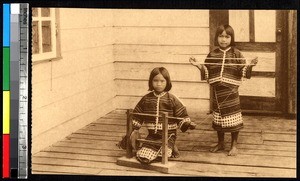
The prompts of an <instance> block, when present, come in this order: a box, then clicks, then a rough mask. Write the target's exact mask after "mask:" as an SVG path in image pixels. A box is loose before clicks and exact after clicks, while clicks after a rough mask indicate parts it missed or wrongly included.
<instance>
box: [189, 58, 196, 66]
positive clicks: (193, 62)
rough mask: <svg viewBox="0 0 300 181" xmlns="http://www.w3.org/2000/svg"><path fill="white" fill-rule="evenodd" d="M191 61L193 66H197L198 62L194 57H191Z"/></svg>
mask: <svg viewBox="0 0 300 181" xmlns="http://www.w3.org/2000/svg"><path fill="white" fill-rule="evenodd" d="M189 61H190V63H191V64H192V65H194V66H197V61H196V59H195V58H194V57H190V59H189Z"/></svg>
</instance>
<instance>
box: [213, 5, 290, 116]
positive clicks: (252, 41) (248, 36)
mask: <svg viewBox="0 0 300 181" xmlns="http://www.w3.org/2000/svg"><path fill="white" fill-rule="evenodd" d="M286 22H287V16H286V11H283V10H279V11H277V10H211V11H210V39H211V41H210V44H211V49H213V48H214V47H213V39H214V36H215V31H216V28H217V26H218V25H220V24H230V25H231V26H232V27H233V29H234V31H235V42H236V47H237V48H238V49H239V50H241V52H242V54H243V55H244V57H245V58H249V59H248V60H247V62H249V63H250V61H251V58H254V57H258V64H257V65H256V66H255V67H254V68H253V72H252V77H251V79H249V80H246V81H244V82H243V84H242V85H241V86H240V88H239V93H240V100H241V108H242V111H243V112H254V113H260V112H263V113H285V112H286V110H287V103H286V98H287V94H286V93H285V92H286V91H284V90H286V89H287V83H286V82H287V71H286V70H287V63H285V62H287V61H285V59H284V55H286V51H287V50H286V47H287V46H286V45H285V42H286V38H285V37H286V35H287V33H286V32H287V29H286ZM285 57H286V56H285Z"/></svg>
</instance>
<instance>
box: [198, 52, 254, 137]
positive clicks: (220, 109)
mask: <svg viewBox="0 0 300 181" xmlns="http://www.w3.org/2000/svg"><path fill="white" fill-rule="evenodd" d="M209 58H213V59H209ZM225 58H226V59H225ZM227 58H243V55H242V54H241V52H240V51H239V50H238V49H236V48H232V47H229V48H228V49H226V50H222V49H219V48H217V49H215V50H213V51H212V52H210V53H209V54H208V56H207V59H206V60H205V63H219V65H213V64H210V65H209V64H206V65H205V66H204V71H202V72H201V77H202V79H206V80H207V81H208V83H209V84H210V85H211V86H212V89H213V96H212V99H213V118H214V120H213V123H212V127H213V128H214V129H215V130H216V131H222V132H235V131H239V130H240V129H242V128H243V118H242V114H241V107H240V99H239V93H238V88H239V86H240V85H241V83H242V78H243V77H245V78H248V79H249V78H250V77H251V71H252V67H251V66H246V65H245V63H246V61H245V59H227ZM230 64H244V65H230Z"/></svg>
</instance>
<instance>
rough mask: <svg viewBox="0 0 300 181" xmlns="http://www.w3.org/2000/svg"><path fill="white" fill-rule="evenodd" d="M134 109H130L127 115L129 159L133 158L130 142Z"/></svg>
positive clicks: (127, 151)
mask: <svg viewBox="0 0 300 181" xmlns="http://www.w3.org/2000/svg"><path fill="white" fill-rule="evenodd" d="M132 112H133V110H132V109H128V110H127V112H126V114H127V124H126V128H127V129H126V138H127V142H126V157H127V158H132V157H133V155H132V145H131V142H130V134H131V133H132Z"/></svg>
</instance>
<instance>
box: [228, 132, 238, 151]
mask: <svg viewBox="0 0 300 181" xmlns="http://www.w3.org/2000/svg"><path fill="white" fill-rule="evenodd" d="M238 135H239V132H238V131H237V132H232V133H231V149H230V151H229V153H228V155H229V156H235V155H237V152H238V150H237V147H236V145H237V139H238Z"/></svg>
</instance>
